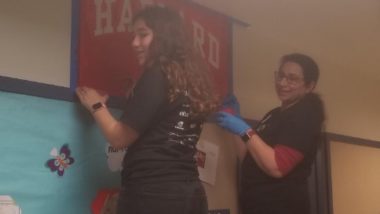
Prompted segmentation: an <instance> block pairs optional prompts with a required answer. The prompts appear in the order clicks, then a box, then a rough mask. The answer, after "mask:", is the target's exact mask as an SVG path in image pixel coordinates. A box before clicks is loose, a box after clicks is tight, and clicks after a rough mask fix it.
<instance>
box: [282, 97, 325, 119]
mask: <svg viewBox="0 0 380 214" xmlns="http://www.w3.org/2000/svg"><path fill="white" fill-rule="evenodd" d="M324 114H325V113H324V106H323V102H322V100H321V99H320V97H319V95H317V94H314V93H311V94H308V95H306V96H305V97H304V98H302V99H301V100H300V101H299V103H297V104H295V105H294V106H292V107H291V108H290V109H289V112H288V115H289V117H292V118H293V119H295V120H299V121H304V122H307V123H316V124H322V123H323V121H324V119H325V115H324Z"/></svg>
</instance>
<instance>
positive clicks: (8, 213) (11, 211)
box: [0, 195, 21, 214]
mask: <svg viewBox="0 0 380 214" xmlns="http://www.w3.org/2000/svg"><path fill="white" fill-rule="evenodd" d="M0 214H21V209H20V207H19V206H17V204H16V202H15V201H14V200H13V198H12V197H10V196H8V195H0Z"/></svg>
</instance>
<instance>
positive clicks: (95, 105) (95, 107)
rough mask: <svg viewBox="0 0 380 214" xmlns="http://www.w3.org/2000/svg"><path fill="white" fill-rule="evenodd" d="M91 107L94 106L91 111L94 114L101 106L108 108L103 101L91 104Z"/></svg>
mask: <svg viewBox="0 0 380 214" xmlns="http://www.w3.org/2000/svg"><path fill="white" fill-rule="evenodd" d="M91 108H92V111H91V113H92V114H94V113H95V112H97V111H98V110H99V109H101V108H107V106H106V104H104V103H102V102H97V103H95V104H93V105H92V106H91Z"/></svg>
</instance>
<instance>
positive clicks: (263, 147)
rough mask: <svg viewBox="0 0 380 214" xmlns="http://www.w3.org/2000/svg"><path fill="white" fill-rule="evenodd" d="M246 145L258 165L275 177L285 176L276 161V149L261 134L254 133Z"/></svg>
mask: <svg viewBox="0 0 380 214" xmlns="http://www.w3.org/2000/svg"><path fill="white" fill-rule="evenodd" d="M241 142H242V141H241ZM246 147H247V149H248V152H249V154H250V155H251V156H252V157H253V159H254V160H255V161H256V163H257V165H258V166H259V167H260V168H261V169H262V170H263V171H264V172H265V173H266V174H268V175H269V176H272V177H275V178H281V177H283V174H282V173H281V171H280V170H279V167H278V165H277V163H276V159H275V151H274V149H273V148H272V147H270V146H269V145H268V144H266V143H265V142H264V141H263V140H262V139H261V138H260V136H258V135H257V134H255V135H253V136H252V137H251V138H250V139H249V140H248V142H247V143H246Z"/></svg>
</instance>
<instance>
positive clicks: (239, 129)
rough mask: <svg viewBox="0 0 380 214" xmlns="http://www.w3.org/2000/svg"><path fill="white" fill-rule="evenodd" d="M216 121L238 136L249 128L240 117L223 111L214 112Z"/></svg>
mask: <svg viewBox="0 0 380 214" xmlns="http://www.w3.org/2000/svg"><path fill="white" fill-rule="evenodd" d="M216 121H217V123H218V125H219V126H221V127H222V128H225V129H227V130H228V131H230V132H232V133H234V134H236V135H239V136H242V135H243V134H244V133H246V132H247V131H248V130H249V129H251V127H250V126H249V125H248V124H247V123H246V122H245V121H244V120H243V119H242V118H240V117H238V116H235V115H232V114H230V113H227V112H223V111H220V112H218V113H216Z"/></svg>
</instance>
